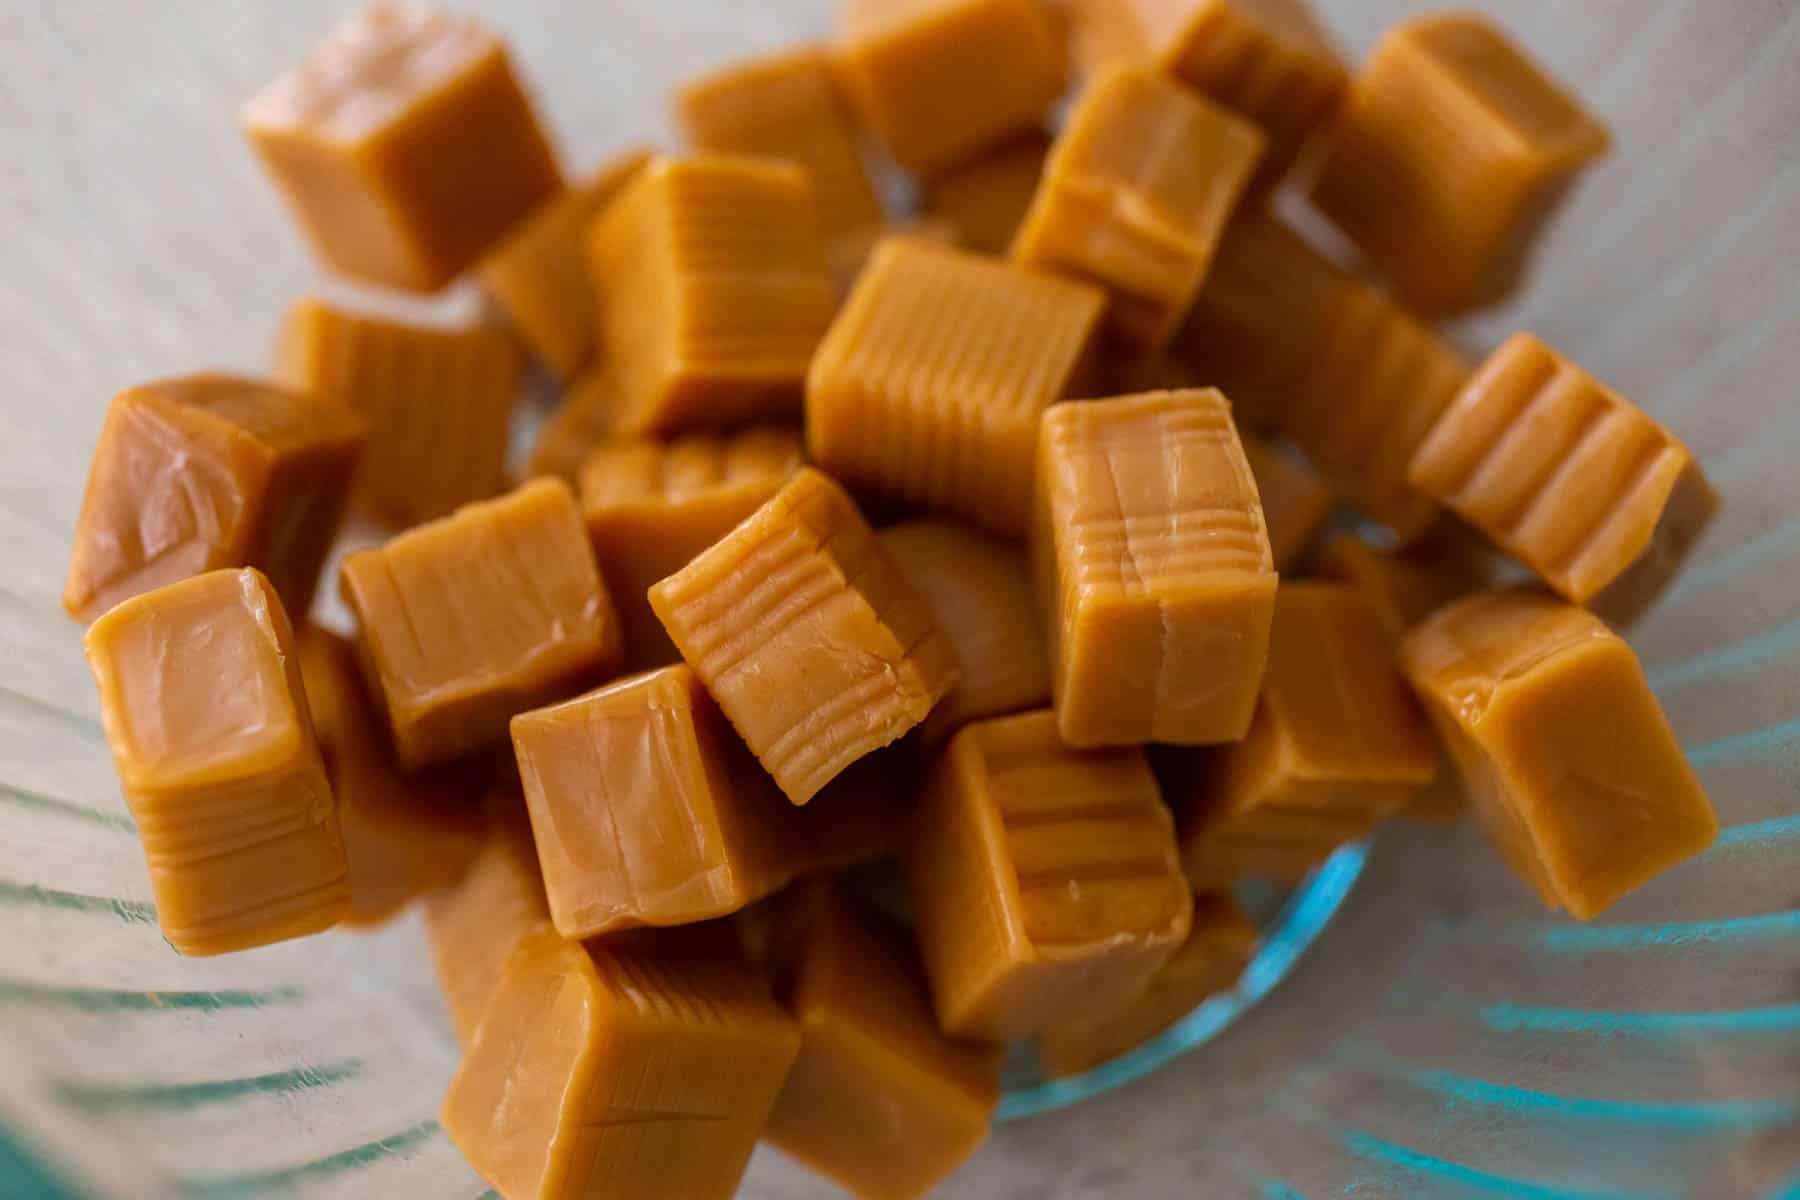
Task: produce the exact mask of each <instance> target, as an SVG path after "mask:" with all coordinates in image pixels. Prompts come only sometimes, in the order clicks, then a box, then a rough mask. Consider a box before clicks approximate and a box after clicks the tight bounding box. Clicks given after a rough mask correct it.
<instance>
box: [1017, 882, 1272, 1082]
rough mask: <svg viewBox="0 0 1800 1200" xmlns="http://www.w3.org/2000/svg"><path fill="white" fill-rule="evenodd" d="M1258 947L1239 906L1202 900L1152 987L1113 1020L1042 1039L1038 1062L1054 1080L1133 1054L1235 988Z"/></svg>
mask: <svg viewBox="0 0 1800 1200" xmlns="http://www.w3.org/2000/svg"><path fill="white" fill-rule="evenodd" d="M1255 948H1256V926H1255V925H1254V924H1252V923H1251V921H1250V918H1249V917H1248V916H1246V915H1245V913H1244V910H1243V909H1242V908H1239V907H1238V904H1237V901H1235V900H1233V899H1232V898H1231V897H1230V896H1228V895H1223V894H1213V895H1205V896H1200V897H1199V898H1197V899H1196V900H1195V901H1194V922H1193V931H1192V932H1191V933H1189V934H1188V938H1187V941H1185V942H1183V943H1182V944H1181V949H1179V950H1177V951H1176V952H1175V956H1174V957H1173V958H1171V959H1170V960H1169V961H1168V962H1167V963H1165V964H1163V968H1162V970H1160V971H1158V972H1157V973H1156V975H1155V977H1154V978H1152V979H1151V980H1150V986H1149V987H1148V988H1146V989H1145V990H1144V991H1143V992H1140V993H1139V994H1138V995H1137V996H1135V997H1133V998H1132V1000H1131V1002H1130V1003H1128V1004H1127V1005H1125V1007H1123V1008H1121V1009H1119V1010H1118V1011H1117V1012H1114V1013H1113V1014H1112V1015H1111V1016H1108V1017H1103V1018H1102V1019H1100V1020H1098V1021H1089V1022H1083V1023H1080V1024H1076V1025H1069V1026H1066V1027H1064V1028H1062V1029H1053V1030H1051V1031H1050V1032H1049V1033H1046V1034H1044V1035H1043V1036H1042V1037H1040V1038H1039V1039H1038V1044H1037V1049H1038V1061H1039V1062H1041V1063H1043V1064H1044V1070H1045V1072H1046V1073H1048V1074H1049V1075H1051V1076H1053V1077H1054V1076H1066V1075H1079V1074H1081V1073H1082V1072H1083V1071H1088V1070H1092V1069H1093V1068H1095V1067H1097V1066H1099V1065H1100V1064H1101V1063H1103V1062H1107V1061H1108V1060H1110V1059H1114V1058H1117V1057H1118V1056H1119V1055H1121V1054H1124V1053H1125V1052H1126V1051H1128V1050H1132V1049H1135V1048H1136V1047H1138V1046H1140V1045H1142V1044H1143V1043H1144V1042H1147V1041H1149V1040H1150V1039H1151V1038H1153V1037H1155V1036H1156V1035H1157V1034H1159V1033H1161V1032H1162V1031H1163V1030H1165V1029H1167V1028H1169V1026H1171V1025H1173V1024H1175V1023H1176V1022H1177V1021H1179V1020H1181V1019H1182V1018H1183V1017H1185V1016H1187V1015H1188V1014H1189V1013H1191V1012H1193V1011H1194V1009H1195V1008H1197V1007H1199V1005H1200V1004H1201V1002H1202V1001H1204V1000H1205V999H1206V998H1207V997H1209V996H1212V995H1216V994H1217V993H1219V992H1222V991H1224V990H1225V989H1227V988H1229V987H1231V986H1232V985H1233V984H1234V983H1236V982H1237V979H1238V976H1239V975H1241V974H1243V972H1244V968H1245V967H1247V966H1249V965H1250V955H1251V952H1252V951H1253V950H1255Z"/></svg>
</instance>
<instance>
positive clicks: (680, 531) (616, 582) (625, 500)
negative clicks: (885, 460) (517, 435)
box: [579, 428, 801, 670]
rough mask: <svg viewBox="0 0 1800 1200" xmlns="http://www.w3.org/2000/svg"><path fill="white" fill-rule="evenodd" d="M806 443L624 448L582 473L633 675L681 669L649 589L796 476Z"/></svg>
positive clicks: (604, 450) (591, 457)
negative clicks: (654, 669) (675, 664)
mask: <svg viewBox="0 0 1800 1200" xmlns="http://www.w3.org/2000/svg"><path fill="white" fill-rule="evenodd" d="M800 465H801V453H800V435H799V434H798V433H796V432H793V431H791V430H786V429H776V428H754V429H747V430H744V431H742V432H739V433H736V434H730V435H725V436H718V435H709V434H693V435H690V436H687V437H681V438H677V439H675V440H674V441H672V442H657V441H652V440H650V439H648V438H619V439H615V440H611V441H606V442H603V443H601V444H600V445H599V446H598V447H596V448H595V449H594V450H593V451H592V452H591V453H589V454H588V456H587V458H586V460H585V461H584V462H583V463H582V467H581V472H580V476H579V478H580V483H581V507H582V514H583V516H584V517H585V519H586V520H587V529H588V537H589V538H590V539H591V540H592V541H593V544H594V554H595V556H596V557H597V558H598V559H599V562H600V574H601V575H602V577H604V578H605V580H606V583H607V590H608V591H610V592H611V593H612V594H613V596H614V597H615V598H616V599H617V601H618V605H619V623H620V626H621V627H622V628H623V629H624V631H625V660H626V665H627V667H628V669H631V670H646V669H648V668H650V667H660V666H666V665H668V664H669V663H673V662H679V661H680V660H681V656H680V654H679V653H677V652H676V650H675V643H673V642H671V641H670V640H669V635H668V634H667V633H666V632H664V631H663V627H662V623H661V622H660V621H658V620H657V619H656V614H655V613H654V612H652V611H650V596H649V592H650V585H651V584H654V583H656V582H657V581H658V580H661V579H664V578H666V577H667V576H670V575H673V574H674V573H675V572H677V571H679V570H681V568H683V567H685V566H687V565H688V563H690V562H692V561H693V559H694V556H695V555H697V554H699V553H700V552H701V551H702V550H705V549H706V548H707V547H708V546H711V545H712V544H713V543H714V542H716V541H718V540H719V539H720V538H722V537H724V536H725V535H726V534H728V533H730V532H731V530H732V528H733V527H734V526H735V525H737V523H738V522H739V521H742V520H743V519H744V518H745V517H747V516H749V515H750V514H751V513H753V512H755V511H756V510H757V509H758V508H761V507H762V506H763V504H764V503H765V502H767V501H768V499H769V497H771V496H773V495H774V494H775V493H776V492H777V491H779V490H781V485H782V484H784V483H786V482H787V480H788V479H789V477H791V476H792V475H793V474H794V472H795V471H797V470H799V469H800Z"/></svg>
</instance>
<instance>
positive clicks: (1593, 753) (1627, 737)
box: [1400, 589, 1719, 921]
mask: <svg viewBox="0 0 1800 1200" xmlns="http://www.w3.org/2000/svg"><path fill="white" fill-rule="evenodd" d="M1400 654H1401V661H1402V663H1403V665H1404V667H1405V669H1406V675H1407V678H1408V679H1409V680H1410V681H1411V682H1412V685H1413V687H1414V689H1415V690H1416V691H1417V692H1418V693H1419V696H1420V697H1421V698H1422V699H1423V700H1424V701H1425V706H1426V709H1427V710H1428V711H1429V713H1430V714H1431V718H1432V721H1433V722H1434V723H1435V724H1436V725H1437V727H1438V731H1439V732H1440V733H1441V734H1442V735H1443V738H1444V740H1445V742H1447V743H1448V744H1449V746H1450V749H1451V752H1452V753H1453V754H1454V755H1455V756H1456V760H1457V762H1458V763H1459V764H1460V765H1461V767H1462V772H1463V778H1464V780H1465V781H1466V783H1467V784H1468V787H1469V791H1470V792H1471V794H1472V796H1473V799H1474V804H1475V809H1476V811H1477V812H1478V813H1479V814H1480V816H1481V818H1482V822H1483V823H1484V824H1485V825H1486V826H1487V830H1488V834H1489V836H1490V837H1492V839H1493V841H1494V843H1495V845H1496V846H1497V847H1498V848H1499V850H1500V853H1501V855H1502V856H1503V857H1504V858H1505V859H1506V861H1507V863H1508V864H1509V865H1510V866H1511V867H1512V869H1513V870H1514V871H1516V872H1517V873H1518V874H1519V875H1520V876H1521V877H1522V878H1524V879H1525V880H1526V881H1527V882H1528V883H1530V884H1531V885H1532V887H1533V888H1534V889H1536V891H1537V893H1538V895H1539V896H1540V897H1541V898H1542V899H1543V901H1544V903H1545V904H1546V905H1548V906H1549V907H1551V908H1553V909H1555V908H1563V909H1567V910H1568V911H1569V913H1570V914H1571V915H1573V916H1575V917H1578V918H1580V919H1581V920H1584V921H1585V920H1588V919H1590V918H1592V917H1595V916H1598V915H1599V914H1600V913H1602V912H1604V911H1605V910H1606V909H1607V908H1608V907H1609V906H1611V905H1612V904H1613V903H1614V902H1615V901H1617V900H1618V899H1619V898H1620V897H1621V896H1623V895H1625V894H1626V893H1627V892H1629V891H1631V890H1632V889H1633V888H1636V887H1638V886H1639V885H1640V884H1643V883H1645V882H1647V881H1648V880H1650V879H1652V878H1654V877H1655V876H1657V875H1659V874H1661V873H1662V872H1663V871H1666V870H1668V869H1669V868H1670V867H1672V866H1674V865H1675V864H1676V863H1679V862H1681V861H1683V860H1684V859H1687V858H1690V857H1692V856H1693V855H1696V854H1698V853H1700V852H1701V851H1702V850H1704V849H1706V848H1707V847H1708V846H1710V845H1711V844H1712V842H1713V839H1714V837H1716V836H1717V834H1718V829H1719V821H1718V817H1717V815H1716V814H1715V813H1714V812H1713V806H1712V802H1711V801H1709V800H1708V799H1707V797H1706V793H1705V792H1704V791H1703V790H1701V787H1700V780H1699V778H1698V777H1697V776H1696V775H1695V774H1694V769H1693V767H1692V766H1690V765H1689V764H1688V760H1687V755H1686V754H1684V753H1683V752H1682V749H1681V744H1680V743H1679V742H1678V741H1676V739H1675V733H1674V731H1673V730H1672V729H1670V728H1669V722H1668V718H1667V717H1665V716H1664V715H1663V712H1662V709H1661V708H1660V707H1659V706H1658V705H1657V702H1656V696H1655V695H1654V694H1653V693H1652V692H1651V690H1650V685H1649V683H1648V682H1647V681H1646V680H1645V678H1644V669H1643V667H1642V666H1640V665H1639V663H1638V660H1637V655H1636V654H1634V653H1632V650H1631V647H1630V646H1628V645H1626V643H1625V641H1624V639H1623V638H1621V637H1619V636H1618V635H1617V634H1615V633H1613V632H1612V631H1611V630H1609V629H1608V628H1607V627H1606V625H1605V623H1604V622H1602V621H1601V620H1600V618H1598V617H1596V616H1594V615H1593V614H1592V613H1590V612H1588V611H1587V610H1585V609H1582V608H1579V607H1577V606H1575V605H1573V604H1567V603H1564V602H1562V601H1560V600H1557V599H1555V598H1554V597H1551V596H1549V595H1547V594H1544V593H1542V592H1537V591H1533V590H1528V589H1505V590H1500V591H1492V592H1482V593H1479V594H1477V595H1474V596H1469V597H1466V598H1465V599H1462V600H1459V601H1457V602H1456V603H1455V604H1452V605H1451V606H1449V607H1448V608H1445V609H1442V610H1440V611H1438V612H1437V613H1434V614H1433V615H1432V616H1430V617H1428V618H1427V619H1426V620H1425V621H1424V623H1422V624H1421V625H1419V626H1418V627H1416V628H1415V629H1413V631H1412V632H1411V633H1408V634H1407V635H1406V639H1405V640H1404V641H1403V642H1402V643H1401V647H1400Z"/></svg>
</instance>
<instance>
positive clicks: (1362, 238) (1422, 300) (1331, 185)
mask: <svg viewBox="0 0 1800 1200" xmlns="http://www.w3.org/2000/svg"><path fill="white" fill-rule="evenodd" d="M1610 141H1611V139H1610V137H1609V136H1608V134H1607V131H1606V127H1605V126H1603V125H1601V124H1600V123H1599V122H1598V121H1597V120H1595V119H1594V118H1593V117H1592V116H1591V115H1589V114H1588V113H1587V112H1586V111H1585V110H1584V109H1583V108H1582V107H1581V105H1580V103H1579V102H1578V101H1577V100H1576V99H1575V98H1574V97H1573V96H1571V95H1570V94H1569V93H1567V92H1566V91H1564V90H1563V89H1562V88H1561V87H1559V86H1558V85H1557V84H1556V82H1555V81H1554V80H1552V79H1550V78H1549V77H1548V76H1547V75H1546V74H1544V72H1543V70H1542V68H1540V67H1539V66H1538V65H1537V64H1536V63H1534V62H1532V61H1531V59H1530V58H1529V57H1527V56H1526V54H1525V52H1524V51H1522V50H1520V49H1519V48H1518V47H1517V46H1515V45H1514V44H1513V43H1512V42H1511V41H1510V40H1509V39H1508V38H1507V37H1506V35H1505V34H1503V33H1502V32H1501V31H1500V30H1499V29H1498V28H1496V27H1495V26H1494V25H1493V24H1492V23H1491V22H1489V21H1488V19H1487V18H1485V17H1482V16H1478V15H1476V14H1474V13H1468V12H1443V13H1430V14H1426V15H1424V16H1420V17H1415V18H1414V19H1412V20H1410V21H1406V22H1403V23H1402V24H1400V25H1397V26H1395V27H1394V28H1393V29H1390V30H1389V31H1388V32H1387V33H1386V34H1385V35H1383V37H1382V39H1381V41H1380V42H1378V43H1377V44H1376V46H1375V50H1374V52H1373V53H1372V54H1371V55H1370V56H1369V60H1368V62H1367V63H1366V64H1365V65H1364V66H1363V69H1362V72H1361V74H1359V75H1358V76H1357V79H1356V83H1355V85H1354V86H1353V87H1352V89H1351V92H1350V99H1349V102H1348V104H1346V105H1345V109H1344V115H1343V119H1342V121H1340V122H1339V128H1338V130H1337V134H1336V137H1335V139H1334V141H1333V143H1332V146H1331V149H1330V151H1329V152H1328V153H1327V154H1326V155H1325V157H1324V161H1323V163H1322V164H1321V165H1320V168H1319V172H1318V177H1317V178H1316V179H1315V180H1314V181H1313V186H1312V200H1313V203H1314V204H1315V205H1316V206H1317V207H1318V209H1319V211H1320V212H1321V213H1323V214H1324V215H1325V216H1326V217H1328V218H1330V219H1331V221H1332V223H1333V224H1335V225H1336V226H1337V227H1338V228H1339V229H1341V230H1343V232H1344V233H1345V234H1346V235H1348V236H1349V238H1350V240H1351V241H1353V242H1355V243H1356V245H1357V247H1358V249H1360V250H1361V251H1362V253H1363V255H1364V257H1365V258H1366V259H1367V260H1368V261H1369V263H1370V264H1371V265H1372V266H1373V267H1374V268H1375V270H1376V271H1378V272H1379V273H1380V274H1381V275H1382V276H1384V277H1385V278H1386V279H1387V280H1388V281H1389V282H1391V283H1392V284H1393V285H1394V287H1395V289H1396V290H1397V291H1398V292H1399V293H1400V295H1401V296H1403V297H1404V298H1405V299H1406V300H1407V301H1408V302H1409V303H1411V304H1413V305H1415V306H1417V307H1418V308H1420V309H1422V310H1424V311H1427V312H1448V311H1455V310H1461V309H1468V308H1474V307H1479V306H1481V305H1485V304H1491V303H1493V302H1495V301H1497V300H1499V299H1501V298H1502V297H1504V296H1505V295H1506V294H1507V293H1508V292H1510V291H1511V290H1512V288H1513V287H1514V285H1515V284H1516V283H1517V282H1518V280H1519V277H1520V276H1521V275H1522V273H1523V271H1524V268H1525V266H1526V262H1527V258H1528V252H1529V249H1530V246H1531V242H1532V241H1533V239H1534V237H1535V235H1536V233H1537V231H1538V229H1539V228H1541V226H1542V225H1543V223H1544V221H1545V220H1546V219H1547V218H1548V217H1549V215H1550V213H1551V212H1552V211H1554V209H1555V208H1556V206H1557V203H1558V201H1559V200H1560V199H1561V197H1562V196H1563V194H1564V193H1565V192H1567V190H1568V189H1569V188H1570V186H1571V185H1572V184H1573V183H1574V182H1575V179H1576V177H1577V176H1578V175H1579V174H1580V173H1581V171H1582V169H1583V168H1584V167H1586V166H1587V164H1588V163H1590V162H1592V161H1594V160H1595V159H1597V158H1599V157H1600V156H1601V155H1603V154H1604V153H1605V152H1606V150H1607V147H1608V145H1609V144H1610Z"/></svg>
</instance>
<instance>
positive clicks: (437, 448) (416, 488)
mask: <svg viewBox="0 0 1800 1200" xmlns="http://www.w3.org/2000/svg"><path fill="white" fill-rule="evenodd" d="M273 366H274V374H275V377H276V378H277V379H278V380H279V381H280V382H282V383H283V384H285V385H286V386H288V387H291V388H293V389H295V390H296V391H301V392H309V393H312V394H314V395H318V396H325V397H328V398H330V399H333V400H336V401H338V402H340V403H343V404H347V405H349V406H350V407H351V408H353V409H355V410H356V411H357V412H359V413H361V414H362V416H363V417H364V418H365V419H366V420H367V421H368V423H369V438H368V443H367V445H366V446H365V447H364V449H363V455H362V465H361V467H360V469H359V470H358V472H357V482H356V486H357V491H358V493H359V494H360V496H361V499H362V503H363V505H364V506H365V507H366V508H367V509H368V510H369V511H370V512H372V513H373V514H374V515H376V516H378V517H381V518H383V519H385V520H389V521H392V522H394V523H395V524H398V525H402V526H404V525H416V524H418V523H419V522H420V521H428V520H430V519H432V518H433V517H441V516H443V515H444V514H446V513H448V512H450V511H452V510H453V509H455V508H457V507H458V506H460V505H463V504H467V503H469V502H470V501H471V500H485V499H487V498H488V497H489V496H492V495H493V494H494V493H495V492H498V491H499V490H500V489H501V487H502V486H503V484H504V482H505V460H506V434H507V425H508V422H510V421H511V419H512V411H513V403H514V402H515V401H516V400H517V399H518V396H519V379H520V375H521V374H522V372H523V371H524V368H525V362H524V359H523V357H522V356H521V355H520V354H519V351H518V349H517V347H515V346H514V345H513V343H512V339H511V338H509V337H507V335H506V333H505V332H504V331H502V330H501V329H500V328H499V327H498V326H495V325H487V324H481V323H472V324H467V325H461V326H454V327H433V326H430V325H417V324H411V323H408V322H406V321H398V320H390V319H388V318H386V317H380V316H375V315H373V314H365V313H357V312H352V311H350V310H349V309H346V308H342V307H339V306H337V305H333V304H330V303H327V302H326V301H324V300H321V299H319V298H318V297H316V296H302V297H301V298H300V299H298V300H296V301H295V302H294V303H293V305H292V306H290V307H289V309H288V312H287V317H286V319H285V320H284V321H283V322H282V326H281V332H280V334H279V335H278V337H277V339H276V345H275V354H274V364H273Z"/></svg>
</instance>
